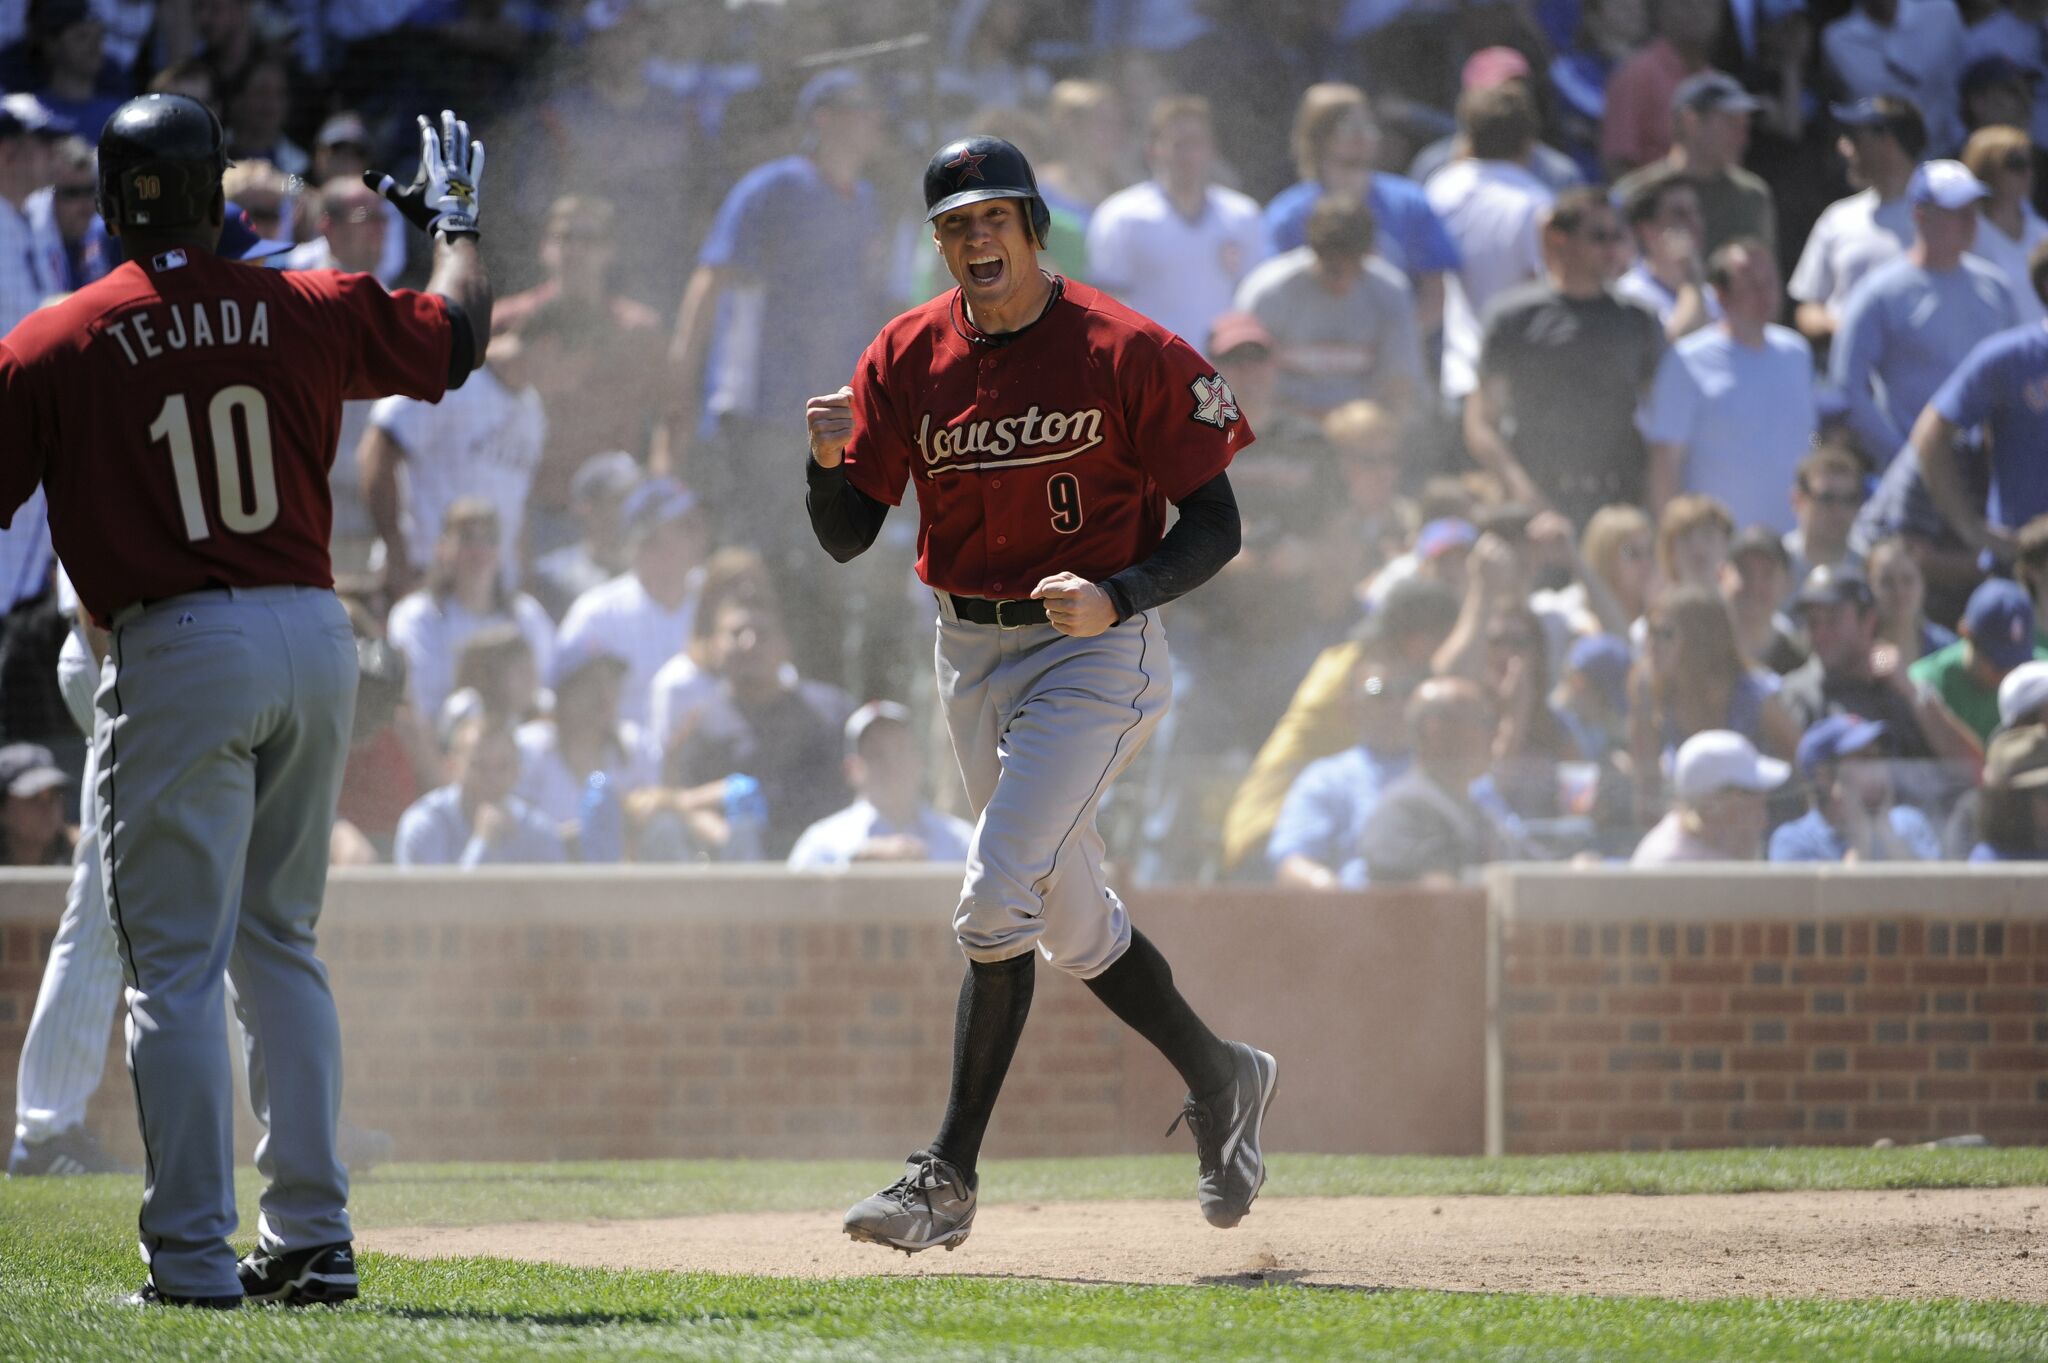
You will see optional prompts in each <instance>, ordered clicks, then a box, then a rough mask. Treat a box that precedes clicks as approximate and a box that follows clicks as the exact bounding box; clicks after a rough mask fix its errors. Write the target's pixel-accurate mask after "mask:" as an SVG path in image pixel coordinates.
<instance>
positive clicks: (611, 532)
mask: <svg viewBox="0 0 2048 1363" xmlns="http://www.w3.org/2000/svg"><path fill="white" fill-rule="evenodd" d="M639 485H640V465H639V464H638V463H637V462H635V461H634V458H633V456H632V455H630V454H627V453H626V452H625V451H624V450H611V451H609V452H607V453H605V454H599V455H593V456H591V457H590V458H589V459H587V460H585V461H584V462H583V467H581V468H579V469H577V470H576V476H575V477H574V478H571V479H570V480H569V510H570V514H571V515H572V516H573V517H574V518H575V521H576V527H577V535H576V539H575V541H574V542H573V543H570V544H565V545H563V546H562V547H561V548H559V549H553V550H550V551H549V552H547V553H545V554H542V555H541V556H540V557H539V558H538V559H536V560H535V561H534V565H533V572H532V573H530V574H529V575H528V577H527V586H528V588H529V589H530V590H531V591H532V592H533V595H534V598H535V599H536V600H538V601H539V602H540V603H541V605H543V606H545V607H546V608H547V612H548V614H549V615H552V616H554V617H555V618H556V619H557V620H559V619H561V618H562V617H563V616H564V615H565V614H567V613H568V610H569V607H570V606H571V605H572V604H574V602H575V600H576V598H577V597H579V596H581V595H583V593H585V592H587V591H589V590H590V589H591V588H593V587H597V586H600V585H602V584H603V583H606V582H609V581H610V580H611V579H613V578H615V577H617V576H618V575H619V574H620V573H623V572H625V571H626V567H627V565H628V563H629V562H630V559H629V558H628V555H627V546H626V522H625V506H626V496H627V494H628V493H630V492H632V490H633V489H634V488H636V487H638V486H639Z"/></svg>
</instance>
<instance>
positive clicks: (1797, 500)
mask: <svg viewBox="0 0 2048 1363" xmlns="http://www.w3.org/2000/svg"><path fill="white" fill-rule="evenodd" d="M1862 505H1863V469H1862V468H1861V466H1859V465H1858V464H1857V462H1856V459H1855V456H1853V455H1851V454H1850V453H1849V452H1848V451H1846V450H1843V449H1841V448H1839V447H1837V446H1833V445H1822V446H1820V447H1819V448H1817V449H1815V450H1814V451H1813V452H1812V453H1811V454H1809V455H1807V456H1806V458H1804V459H1802V460H1800V461H1799V469H1798V471H1797V472H1796V473H1794V474H1793V476H1792V518H1793V520H1794V521H1796V522H1797V524H1796V525H1794V526H1793V527H1792V528H1791V529H1790V530H1788V531H1786V532H1785V552H1786V553H1787V554H1788V555H1790V556H1791V559H1792V582H1793V584H1794V585H1795V586H1798V585H1802V584H1804V583H1805V581H1806V579H1807V575H1808V574H1809V573H1810V572H1812V570H1813V569H1815V568H1848V569H1851V570H1859V571H1860V570H1861V568H1862V566H1863V560H1862V556H1861V555H1859V554H1858V553H1857V552H1856V551H1855V550H1854V549H1853V548H1851V547H1850V545H1849V530H1850V527H1852V526H1853V525H1854V524H1855V523H1856V512H1857V509H1858V508H1859V507H1861V506H1862Z"/></svg>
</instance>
